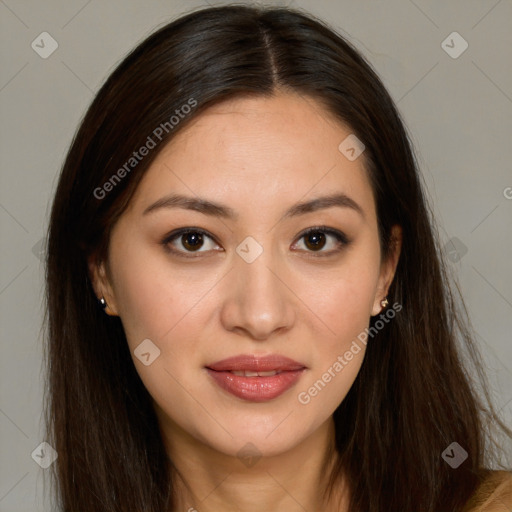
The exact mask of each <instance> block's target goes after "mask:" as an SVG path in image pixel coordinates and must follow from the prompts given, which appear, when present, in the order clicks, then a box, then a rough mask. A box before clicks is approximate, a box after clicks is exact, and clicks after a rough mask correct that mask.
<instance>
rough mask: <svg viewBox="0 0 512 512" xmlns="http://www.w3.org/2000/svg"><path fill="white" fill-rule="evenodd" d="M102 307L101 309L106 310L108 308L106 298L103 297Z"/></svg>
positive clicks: (101, 300)
mask: <svg viewBox="0 0 512 512" xmlns="http://www.w3.org/2000/svg"><path fill="white" fill-rule="evenodd" d="M100 305H101V307H102V308H103V309H106V307H107V301H106V300H105V298H104V297H101V299H100Z"/></svg>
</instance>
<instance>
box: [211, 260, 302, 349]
mask: <svg viewBox="0 0 512 512" xmlns="http://www.w3.org/2000/svg"><path fill="white" fill-rule="evenodd" d="M233 264H234V268H233V269H232V270H231V272H230V276H229V278H228V279H229V282H228V283H227V285H226V292H225V299H224V302H223V305H222V310H221V322H222V324H223V326H224V328H225V329H226V330H228V331H232V332H238V333H239V334H241V335H243V336H245V337H250V338H251V339H253V340H257V341H265V340H268V339H269V338H271V337H272V336H273V335H274V334H275V333H276V332H280V333H283V332H286V331H287V330H289V329H290V328H291V326H292V325H293V323H294V321H295V318H296V311H297V307H298V304H297V299H296V298H295V295H294V294H293V292H292V290H291V289H290V288H293V287H291V286H290V285H289V284H288V283H287V282H286V274H287V273H286V272H285V270H284V265H282V264H281V265H280V264H278V262H277V257H276V258H274V257H273V256H272V254H271V251H267V250H264V251H263V252H262V253H261V254H260V256H258V258H257V259H256V260H254V261H253V262H252V263H248V262H247V261H245V260H244V259H243V258H241V257H239V256H238V255H236V256H235V258H234V263H233ZM294 298H295V299H294Z"/></svg>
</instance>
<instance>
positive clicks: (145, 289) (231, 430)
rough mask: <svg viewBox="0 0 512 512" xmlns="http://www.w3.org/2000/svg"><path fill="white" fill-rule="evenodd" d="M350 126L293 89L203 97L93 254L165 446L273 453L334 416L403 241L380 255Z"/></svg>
mask: <svg viewBox="0 0 512 512" xmlns="http://www.w3.org/2000/svg"><path fill="white" fill-rule="evenodd" d="M350 133H351V131H350V129H349V128H348V127H347V126H344V125H342V124H340V123H339V122H338V121H336V120H334V119H333V118H332V117H331V116H330V115H329V114H328V113H327V112H326V111H325V110H324V109H323V108H322V107H321V106H320V105H319V104H318V103H316V102H315V101H314V100H313V99H311V98H309V99H308V98H304V97H301V96H296V95H293V94H278V95H276V96H274V97H272V98H263V97H256V98H238V99H236V100H230V101H229V102H224V103H222V104H219V105H216V106H214V107H212V108H210V109H209V110H208V111H206V112H205V113H203V114H201V115H200V116H198V117H197V118H196V119H195V120H194V121H193V122H192V123H191V124H190V125H188V126H187V127H186V128H185V129H184V130H183V131H181V132H179V133H178V134H177V135H176V136H175V138H174V139H173V140H172V141H171V142H170V143H169V144H168V145H167V146H166V147H165V148H164V150H163V151H161V152H160V154H159V155H158V157H157V158H156V160H155V161H154V162H153V164H152V165H151V167H150V168H149V170H148V171H147V172H146V174H145V176H144V178H143V180H142V181H141V183H140V184H139V186H138V188H137V190H136V193H135V195H134V197H133V198H132V201H131V203H130V205H129V207H128V209H127V210H126V211H125V212H124V214H123V215H122V216H121V218H120V219H119V220H118V222H117V223H116V225H115V226H114V228H113V231H112V234H111V239H110V245H109V251H108V258H107V260H106V261H104V262H101V263H100V264H98V265H96V264H93V263H92V262H91V272H92V276H93V282H94V286H95V290H96V292H97V294H98V296H100V297H101V296H102V295H103V296H104V297H105V299H106V301H107V303H108V309H107V312H108V313H109V314H115V315H119V316H120V318H121V321H122V324H123V327H124V329H125V332H126V337H127V341H128V345H129V349H130V351H131V354H132V357H133V361H134V364H135V366H136V369H137V371H138V373H139V375H140V377H141V379H142V381H143V383H144V385H145V386H146V388H147V390H148V391H149V393H150V394H151V396H152V398H153V401H154V406H155V410H156V412H157V415H158V418H159V421H160V424H161V427H162V429H163V431H164V432H165V435H166V437H167V438H168V440H170V441H169V442H170V444H171V445H172V444H173V440H175V441H176V440H177V439H180V438H184V437H187V438H188V439H189V440H193V442H194V443H197V444H198V445H201V446H206V447H208V448H211V449H213V450H216V451H217V452H221V453H223V454H227V455H236V454H237V453H238V452H239V450H240V449H241V448H242V447H244V446H245V445H246V444H247V443H252V445H254V447H256V449H257V450H258V452H259V453H261V454H262V455H276V454H279V453H282V452H285V451H286V450H290V449H292V448H293V447H295V446H297V445H299V444H300V443H302V442H303V441H305V440H306V439H308V438H311V436H313V435H314V434H315V432H317V431H318V430H319V429H320V428H322V427H324V426H325V425H327V424H328V423H329V422H330V421H332V419H331V416H332V413H333V411H334V410H335V409H336V407H337V406H338V405H339V404H340V402H341V401H342V400H343V399H344V397H345V395H346V394H347V392H348V390H349V389H350V387H351V385H352V384H353V382H354V379H355V378H356V376H357V373H358V371H359V369H360V367H361V363H362V361H363V357H364V353H365V345H364V344H363V343H361V342H360V341H358V335H360V334H361V333H362V332H364V330H365V328H367V327H368V325H369V320H370V316H371V315H376V314H378V313H380V311H381V309H382V306H381V305H380V301H381V300H382V299H383V298H384V297H385V296H386V293H387V289H388V287H389V285H390V283H391V280H392V278H393V275H394V271H395V268H396V262H397V259H398V252H399V249H400V244H398V247H397V250H396V253H395V255H394V256H393V257H391V258H390V259H389V260H388V261H384V262H382V261H381V253H380V248H379V239H378V231H377V218H376V211H375V204H374V198H373V194H372V190H371V187H370V182H369V180H368V176H367V173H366V171H365V168H364V153H363V154H362V155H361V156H360V157H359V158H356V159H355V160H353V161H351V160H349V159H347V158H346V157H345V156H344V154H343V153H342V152H341V151H340V150H339V149H338V146H339V145H340V143H341V142H342V141H343V140H344V139H345V138H346V137H348V136H349V135H350ZM178 194H179V195H181V196H185V197H186V198H189V202H188V203H185V202H183V201H182V202H179V201H177V200H176V199H175V198H174V199H172V198H171V195H178ZM333 195H338V196H339V197H338V201H337V202H336V201H331V202H326V203H324V204H322V203H321V202H317V203H311V204H310V205H309V207H302V208H299V207H297V205H298V204H303V203H310V202H311V201H313V200H317V199H320V198H324V197H326V196H333ZM198 200H204V201H208V202H211V203H215V204H216V205H218V206H217V207H212V206H211V205H210V207H206V206H205V203H193V201H198ZM315 204H316V207H315ZM184 228H187V229H188V230H189V232H188V233H185V234H183V233H182V232H181V230H182V229H184ZM309 228H313V230H312V231H311V232H310V233H309V234H308V233H305V231H307V230H308V229H309ZM395 235H396V236H397V237H399V231H395ZM144 340H146V341H144ZM354 341H356V342H357V343H356V345H357V346H358V347H359V350H357V348H356V345H354ZM347 353H351V354H352V356H351V357H350V356H349V355H348V354H347ZM340 358H341V359H340ZM342 361H343V362H342ZM336 363H338V364H336ZM340 367H341V369H340ZM319 381H321V382H319ZM315 390H316V391H315Z"/></svg>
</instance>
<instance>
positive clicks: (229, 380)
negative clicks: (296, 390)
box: [207, 368, 304, 402]
mask: <svg viewBox="0 0 512 512" xmlns="http://www.w3.org/2000/svg"><path fill="white" fill-rule="evenodd" d="M207 370H208V373H209V374H210V375H211V376H212V378H213V379H214V380H215V382H216V383H217V384H218V385H219V386H220V387H221V388H222V389H224V390H226V391H228V392H229V393H231V394H232V395H235V396H236V397H238V398H242V399H243V400H247V401H250V402H266V401H267V400H272V399H273V398H277V397H278V396H279V395H282V394H283V393H284V392H285V391H287V390H288V389H290V388H291V387H292V386H293V385H294V384H296V383H297V381H298V380H299V379H300V376H301V375H302V372H303V371H304V368H303V369H301V370H294V371H283V372H282V373H278V374H276V375H273V376H272V377H241V376H239V375H235V374H233V373H231V372H216V371H214V370H210V369H209V368H207Z"/></svg>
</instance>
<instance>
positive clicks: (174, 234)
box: [161, 226, 351, 258]
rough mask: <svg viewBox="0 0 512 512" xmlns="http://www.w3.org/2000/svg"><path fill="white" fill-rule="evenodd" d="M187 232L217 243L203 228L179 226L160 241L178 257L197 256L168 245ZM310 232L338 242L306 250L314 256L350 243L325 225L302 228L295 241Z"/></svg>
mask: <svg viewBox="0 0 512 512" xmlns="http://www.w3.org/2000/svg"><path fill="white" fill-rule="evenodd" d="M189 233H197V234H200V235H203V236H206V237H208V238H210V239H212V240H213V241H214V242H215V243H216V244H217V245H218V243H217V241H216V240H215V239H214V238H213V237H212V236H211V235H210V234H209V233H207V232H206V231H205V230H203V229H201V228H194V227H188V228H181V229H178V230H176V231H173V232H171V233H169V234H168V235H166V236H165V238H164V239H163V240H162V241H161V244H162V245H163V246H164V247H165V248H166V250H167V251H169V252H171V253H173V254H176V255H177V256H179V257H183V258H198V257H200V256H195V255H194V256H192V254H196V253H193V252H187V251H180V250H177V249H173V248H172V247H170V245H169V244H170V243H171V242H172V241H174V240H175V239H179V237H181V236H183V235H187V234H189ZM310 233H324V234H327V235H331V236H333V237H334V238H335V239H336V240H337V243H338V248H336V249H334V250H331V251H320V252H316V251H306V252H307V253H310V254H311V255H312V256H313V257H315V258H324V257H328V256H333V255H334V254H337V253H338V252H340V251H341V250H342V249H343V247H346V246H348V245H349V244H350V243H351V241H350V240H349V239H348V237H347V236H346V235H345V233H342V232H341V231H338V230H336V229H332V228H329V227H327V226H314V227H311V228H308V229H306V230H304V231H303V232H302V233H300V235H299V236H298V238H297V241H299V240H301V239H302V238H304V237H306V236H307V235H309V234H310ZM201 252H208V251H199V252H197V254H198V255H200V254H201ZM189 254H190V255H189Z"/></svg>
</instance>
